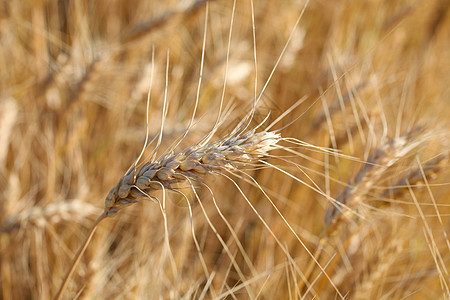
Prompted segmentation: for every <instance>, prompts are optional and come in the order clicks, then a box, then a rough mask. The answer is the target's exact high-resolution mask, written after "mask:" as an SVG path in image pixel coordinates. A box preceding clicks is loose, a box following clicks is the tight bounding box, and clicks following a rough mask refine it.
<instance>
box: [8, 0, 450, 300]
mask: <svg viewBox="0 0 450 300" xmlns="http://www.w3.org/2000/svg"><path fill="white" fill-rule="evenodd" d="M206 2H207V1H202V0H199V1H187V0H186V1H122V0H114V1H103V0H99V1H70V0H59V1H50V0H49V1H47V0H40V1H19V0H13V1H5V0H3V1H1V2H0V190H1V193H0V234H1V235H0V276H1V278H0V286H1V289H0V290H1V294H0V297H1V299H50V298H51V297H53V296H54V295H55V293H56V292H57V290H58V288H59V285H60V283H61V280H62V278H63V276H64V274H65V272H66V270H67V269H68V267H69V265H70V263H71V260H72V258H73V256H74V254H75V252H76V251H77V249H78V247H79V245H80V244H81V243H82V241H83V239H84V238H85V236H86V234H87V231H88V229H89V228H90V226H91V225H92V223H93V221H94V220H95V219H96V218H97V217H98V216H99V215H100V214H101V212H102V211H103V205H104V204H103V202H104V198H105V196H106V195H107V193H108V191H109V190H110V189H111V188H112V187H113V186H114V185H115V184H116V183H117V181H118V180H119V179H120V178H121V177H122V176H123V174H124V173H125V172H126V170H127V169H128V167H129V166H130V165H131V164H132V163H133V162H134V160H135V159H136V158H137V157H138V155H139V153H140V151H141V149H142V146H143V144H144V140H145V136H146V123H145V122H146V99H147V93H148V90H149V88H150V82H152V88H151V103H150V109H149V138H150V139H152V138H154V137H155V136H156V135H157V134H158V132H159V130H160V128H161V122H162V110H163V106H164V98H165V93H167V102H168V112H167V117H166V119H165V121H164V144H163V146H164V145H170V143H171V142H172V141H173V140H174V139H176V138H178V137H180V136H181V135H183V133H184V131H185V129H186V127H187V125H188V123H189V120H190V118H191V116H192V113H193V110H194V105H195V101H196V97H197V96H196V95H197V88H198V81H199V77H200V70H201V69H202V70H203V77H202V83H201V88H200V93H199V97H198V111H197V113H196V115H195V118H194V121H195V126H194V127H193V128H192V129H191V131H190V134H189V135H188V137H187V138H186V140H185V142H184V143H183V144H182V145H181V147H180V149H182V148H184V147H186V146H189V144H191V143H194V142H195V141H197V140H198V139H199V138H200V137H201V136H203V135H204V134H205V133H207V132H209V130H210V129H211V128H212V126H213V125H214V122H215V119H216V116H217V114H218V110H219V104H220V99H221V97H222V94H224V102H225V103H224V105H225V107H227V108H229V109H228V111H229V117H228V118H227V122H225V123H224V124H223V126H222V127H221V129H220V130H219V132H218V133H217V135H216V138H217V139H218V138H220V137H221V135H223V134H226V133H229V132H231V130H232V129H233V126H235V125H236V124H237V122H238V121H239V120H240V119H241V118H242V117H243V116H244V114H245V113H246V112H248V111H249V110H250V109H251V107H252V104H253V99H254V98H255V93H256V94H259V93H260V92H261V91H262V89H263V87H264V86H265V84H266V82H268V78H269V76H270V74H271V71H272V70H273V68H274V66H275V65H276V63H277V61H278V59H279V57H281V60H280V62H279V64H278V65H277V68H276V70H275V72H274V74H273V76H272V77H270V78H271V79H270V82H268V85H267V88H264V92H263V95H262V98H261V101H260V103H259V105H258V109H257V112H256V115H255V122H254V124H257V122H258V121H261V120H263V119H264V117H265V116H266V115H267V114H268V112H269V111H270V120H275V119H276V118H277V117H278V116H280V115H281V114H283V113H284V112H286V111H287V110H288V109H289V108H290V107H291V106H292V105H293V104H294V103H297V101H298V100H299V99H301V98H302V97H306V98H305V100H304V102H302V103H301V104H300V105H298V106H297V107H296V108H295V109H293V110H292V111H291V112H290V113H289V114H288V115H287V116H285V117H284V118H283V119H282V121H281V122H280V123H278V124H277V126H276V128H282V127H283V126H284V125H287V124H289V123H291V122H292V121H294V120H295V122H294V123H292V124H291V125H290V126H288V127H286V128H284V129H283V130H282V131H281V134H282V136H283V137H292V138H296V139H299V140H302V141H304V142H307V143H311V144H314V145H317V146H320V147H328V148H334V149H338V150H339V151H340V153H342V154H344V155H347V156H348V158H344V157H340V156H337V155H329V154H325V153H324V152H323V151H311V149H310V150H307V149H305V148H304V147H293V145H292V144H285V145H286V147H288V146H289V147H292V148H290V150H291V151H290V152H287V151H280V152H276V153H274V154H275V155H277V156H278V157H279V158H278V159H277V160H275V161H274V162H273V163H274V164H276V165H277V166H280V167H281V168H283V169H284V170H285V171H286V172H287V173H288V174H286V173H282V172H279V171H277V170H275V169H273V168H271V169H267V168H266V169H256V170H253V171H249V174H250V175H251V176H252V177H253V178H255V179H256V180H257V182H258V183H259V184H260V185H261V187H262V188H263V189H264V191H265V192H266V193H267V194H268V195H269V196H270V198H271V199H272V200H273V202H274V203H275V205H276V206H277V208H278V209H279V211H280V212H281V214H282V215H283V216H284V218H285V219H286V221H287V223H288V224H289V225H290V226H291V227H292V229H293V230H294V231H295V232H296V233H297V234H298V236H299V237H300V239H301V240H302V242H303V243H304V246H302V244H301V243H300V242H299V240H298V239H297V238H296V236H295V235H294V234H293V233H292V231H291V230H290V229H289V227H288V226H287V225H286V223H285V222H284V221H283V219H282V218H281V216H280V214H279V213H278V212H277V210H276V209H275V208H274V206H272V205H271V204H270V202H269V201H268V200H267V198H266V197H265V196H264V194H263V193H262V191H261V189H259V188H258V187H255V186H253V185H251V184H249V183H246V182H244V181H243V180H240V179H239V178H238V177H235V178H233V179H234V180H235V181H236V182H238V183H239V186H240V188H241V189H242V193H243V194H245V196H246V197H247V198H248V199H249V201H251V203H252V204H253V206H254V207H255V209H256V210H257V212H258V213H259V215H260V216H261V217H262V218H263V219H264V220H265V223H266V224H267V227H268V228H267V227H266V226H265V225H264V224H263V223H262V222H261V221H260V219H259V217H258V216H257V215H256V214H255V212H254V211H253V210H252V209H251V207H250V206H249V205H248V204H247V203H246V201H245V199H244V198H243V196H242V195H241V193H240V191H239V190H238V189H237V188H236V186H235V185H234V183H233V182H230V181H229V180H227V179H225V178H223V177H220V176H209V177H207V178H205V183H206V184H207V185H208V186H209V187H210V188H211V191H212V194H213V195H214V199H215V200H216V202H217V204H218V207H216V206H215V205H214V202H213V201H212V196H211V193H210V192H209V191H208V190H206V189H199V191H198V192H199V195H200V198H201V199H202V205H203V207H204V210H203V209H202V208H201V206H199V205H198V203H196V201H194V200H193V201H192V221H191V217H190V215H189V209H188V206H187V205H186V204H184V205H183V203H182V202H183V201H180V199H179V196H177V195H176V194H171V193H168V194H167V197H168V198H170V199H171V200H173V201H169V202H168V203H167V208H166V211H167V224H168V230H167V232H168V243H167V242H166V241H165V230H164V219H163V217H162V214H161V211H160V209H159V207H158V205H156V204H154V203H152V202H150V201H144V202H141V203H139V204H136V205H134V206H131V207H128V208H126V209H123V210H122V211H121V212H120V213H119V214H118V215H117V216H114V217H113V218H109V219H107V220H105V221H104V222H102V224H101V225H100V227H99V228H98V230H97V232H96V235H95V236H94V238H93V240H92V242H91V244H90V245H89V247H88V249H87V252H86V254H85V255H84V256H83V258H82V260H81V263H80V265H79V266H78V268H77V269H76V271H75V274H74V276H73V278H72V279H71V281H70V282H69V286H68V289H67V291H66V294H65V298H66V299H73V298H77V299H156V298H159V299H181V298H184V299H202V298H206V299H213V298H214V299H215V298H220V299H253V298H260V299H288V298H289V299H297V298H300V297H304V298H306V299H312V298H315V299H334V298H340V296H339V293H340V294H341V296H346V298H348V299H403V298H408V299H424V298H427V299H445V298H448V297H450V284H449V272H448V269H449V268H450V242H449V239H448V233H449V231H450V217H449V216H450V215H449V214H450V187H449V182H450V171H449V162H448V151H449V150H448V149H449V144H450V143H449V141H450V139H449V129H450V127H449V117H448V116H449V115H450V109H449V107H450V89H449V80H450V51H449V49H450V39H449V36H450V14H449V10H450V9H449V5H448V1H445V0H430V1H425V0H422V1H421V0H398V1H382V0H364V1H347V0H342V1H324V0H321V1H317V0H311V1H310V2H309V3H308V4H307V3H305V1H302V0H301V1H298V0H278V1H273V0H271V1H265V0H253V1H250V0H248V1H246V0H245V1H237V3H235V7H234V4H233V1H229V0H215V1H209V3H208V7H207V4H206ZM306 4H307V5H306ZM303 9H305V10H304V13H303V16H302V18H301V20H300V22H299V24H298V25H297V26H295V24H296V21H297V19H298V18H299V16H300V15H301V13H302V10H303ZM206 12H208V18H207V21H206V36H204V32H205V16H206ZM253 27H254V28H255V31H253ZM230 33H231V40H230V44H228V40H229V36H230ZM204 37H206V43H205V53H204V65H203V68H202V65H201V61H202V48H203V47H202V45H203V39H204ZM289 38H290V43H289V45H288V47H287V48H286V50H285V51H284V50H283V48H284V47H285V45H286V42H287V41H288V39H289ZM255 45H256V47H255ZM228 49H229V51H228ZM283 51H284V52H283ZM255 53H256V55H255ZM255 57H256V62H257V64H256V66H257V67H256V68H255ZM225 73H226V74H227V76H226V81H225ZM224 87H225V90H224ZM255 91H256V92H255ZM297 117H298V119H297V120H296V118H297ZM294 146H295V145H294ZM163 148H164V147H163ZM150 149H151V148H150ZM367 161H368V163H364V162H367ZM289 175H291V176H289ZM293 177H295V178H297V179H298V180H295V179H294V178H293ZM299 181H304V182H306V183H307V184H309V185H311V186H315V187H317V188H318V189H320V190H322V191H323V192H324V194H326V195H328V198H327V197H325V196H323V195H320V194H318V193H317V192H314V191H313V190H312V189H311V188H310V187H307V186H306V185H305V184H302V183H300V182H299ZM191 198H192V197H191ZM330 198H334V199H337V200H339V201H340V202H341V203H345V207H344V208H345V209H342V208H341V209H336V208H335V209H333V208H332V207H333V206H332V203H331V202H332V201H331V200H330ZM180 202H181V204H180ZM327 210H328V213H326V211H327ZM325 215H327V217H325ZM225 220H226V221H227V222H228V224H227V222H225ZM209 221H210V222H211V224H210V223H209ZM191 222H192V223H191ZM191 224H193V225H192V226H193V228H194V233H195V235H194V236H195V238H194V237H193V234H192V232H191ZM230 227H231V228H232V229H233V230H230ZM268 229H270V231H271V232H272V233H273V235H274V236H275V237H276V238H277V239H278V241H279V242H280V244H281V245H283V246H284V248H282V247H280V245H279V244H278V243H277V242H276V240H275V239H274V237H273V235H272V234H271V233H270V232H269V230H268ZM217 235H219V236H220V237H221V239H222V240H223V241H224V243H225V245H226V247H224V245H223V243H221V242H220V240H219V239H218V238H217ZM196 241H197V243H198V247H199V249H200V251H198V250H197V247H196V243H195V242H196ZM168 244H169V245H170V247H168ZM305 247H306V248H307V249H308V250H309V251H310V253H308V252H307V251H305ZM312 256H314V258H315V259H316V260H317V261H318V263H320V265H321V266H322V267H323V268H324V269H325V270H326V272H327V274H328V275H329V278H330V279H331V280H330V279H327V277H326V276H324V275H323V270H321V268H320V267H319V266H318V264H316V263H315V262H314V260H313V258H312ZM337 291H339V293H338V292H337Z"/></svg>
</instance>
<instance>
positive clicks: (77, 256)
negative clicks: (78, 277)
mask: <svg viewBox="0 0 450 300" xmlns="http://www.w3.org/2000/svg"><path fill="white" fill-rule="evenodd" d="M106 217H107V215H106V214H105V212H103V213H102V214H101V215H100V216H99V217H98V218H97V220H95V222H94V224H93V225H92V227H91V229H89V233H88V236H87V238H86V240H85V241H84V242H83V244H82V245H81V247H80V249H79V250H78V252H77V254H75V257H74V259H73V261H72V265H71V266H70V268H69V270H68V271H67V273H66V276H65V277H64V280H63V282H62V283H61V286H60V287H59V290H58V293H57V294H56V296H55V298H54V299H55V300H61V299H62V295H63V293H64V290H65V289H66V287H67V284H68V283H69V279H70V277H71V276H72V274H73V272H74V271H75V268H76V266H77V265H78V263H79V262H80V259H81V257H82V256H83V253H84V251H86V248H87V246H88V245H89V242H90V241H91V239H92V237H93V236H94V233H95V230H96V229H97V226H98V224H100V222H101V221H102V220H103V219H105V218H106Z"/></svg>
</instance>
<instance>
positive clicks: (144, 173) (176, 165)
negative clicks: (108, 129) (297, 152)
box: [55, 130, 281, 300]
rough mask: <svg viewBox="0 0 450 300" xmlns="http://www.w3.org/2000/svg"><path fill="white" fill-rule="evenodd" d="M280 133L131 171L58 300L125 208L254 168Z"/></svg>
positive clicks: (228, 141) (232, 139)
mask: <svg viewBox="0 0 450 300" xmlns="http://www.w3.org/2000/svg"><path fill="white" fill-rule="evenodd" d="M280 140H281V136H280V134H278V133H274V132H270V131H261V132H256V130H250V131H248V132H246V133H244V134H237V135H231V136H228V137H227V138H224V139H222V140H219V141H217V142H215V143H211V144H198V145H195V146H192V147H190V148H188V149H186V150H185V151H181V152H180V153H178V154H171V153H169V154H166V155H164V156H162V157H161V158H159V159H157V160H156V161H149V162H146V163H144V164H143V165H141V166H139V167H134V168H132V169H130V170H129V171H128V172H127V173H126V174H125V176H123V177H122V178H121V179H120V180H119V182H118V183H117V184H116V185H115V186H114V187H113V188H112V189H111V191H110V192H109V194H108V196H107V197H106V199H105V210H104V212H103V213H102V215H101V216H100V217H99V218H98V219H97V220H96V221H95V223H94V225H92V227H91V229H90V231H89V233H88V237H87V238H86V240H85V241H84V243H83V245H82V246H81V247H80V249H79V250H78V252H77V254H76V255H75V258H74V260H73V262H72V265H71V266H70V268H69V270H68V271H67V274H66V276H65V277H64V280H63V282H62V283H61V286H60V288H59V291H58V293H57V294H56V297H55V299H56V300H60V299H61V298H62V295H63V293H64V290H65V288H66V286H67V284H68V282H69V279H70V277H71V276H72V274H73V272H74V271H75V268H76V266H77V264H78V262H79V261H80V259H81V256H82V255H83V253H84V251H85V250H86V248H87V246H88V244H89V242H90V240H91V239H92V236H93V235H94V232H95V230H96V228H97V226H98V224H99V223H100V222H101V221H102V220H104V219H105V218H107V217H111V216H114V215H115V214H116V213H117V212H118V211H119V210H121V209H122V208H124V207H126V206H129V205H131V204H134V203H137V202H139V201H141V200H144V199H156V198H154V197H153V196H151V195H150V194H151V192H152V191H155V190H159V189H168V190H176V189H177V186H180V184H183V183H187V184H189V183H190V181H191V180H199V179H201V177H203V176H205V175H207V174H208V173H213V172H217V171H220V170H228V171H233V170H236V169H243V168H245V167H246V166H251V165H254V164H255V163H257V162H258V161H260V160H261V159H263V158H264V157H266V156H267V155H268V154H269V151H271V150H272V149H275V148H277V143H278V142H279V141H280Z"/></svg>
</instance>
